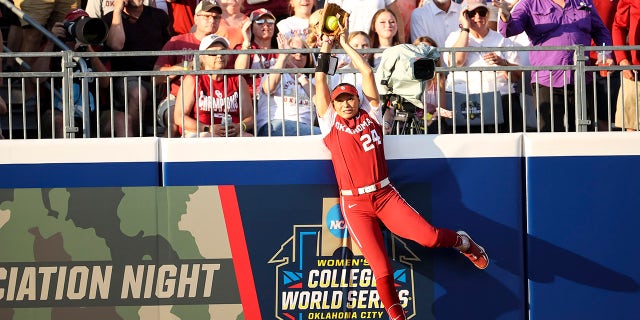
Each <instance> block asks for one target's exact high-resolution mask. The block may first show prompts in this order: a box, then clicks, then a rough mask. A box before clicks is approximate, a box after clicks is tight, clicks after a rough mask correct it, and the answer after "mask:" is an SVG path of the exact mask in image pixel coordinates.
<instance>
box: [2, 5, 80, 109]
mask: <svg viewBox="0 0 640 320" xmlns="http://www.w3.org/2000/svg"><path fill="white" fill-rule="evenodd" d="M14 4H15V6H16V7H17V8H18V9H20V10H21V11H22V12H24V13H25V14H26V15H27V16H29V17H30V18H31V19H32V20H34V21H35V22H37V23H39V24H40V25H42V26H44V27H45V28H47V29H50V28H51V27H53V23H54V22H57V21H62V20H64V17H65V16H66V15H67V13H68V12H69V11H71V10H74V9H78V8H80V0H14ZM20 24H21V25H22V31H21V33H22V41H21V44H20V51H21V52H38V51H41V50H40V49H41V48H40V46H41V44H42V39H43V37H42V33H41V32H40V30H38V29H36V28H34V27H33V26H31V25H30V24H29V23H28V22H27V20H24V19H20ZM35 59H36V57H24V58H23V60H24V64H22V66H23V67H25V68H28V67H32V66H33V63H34V61H35ZM24 71H27V70H26V69H25V70H24ZM23 89H24V90H23V94H24V95H25V104H26V106H25V108H27V109H31V108H33V109H35V107H36V87H35V86H34V85H33V82H31V81H28V82H26V84H25V88H23Z"/></svg>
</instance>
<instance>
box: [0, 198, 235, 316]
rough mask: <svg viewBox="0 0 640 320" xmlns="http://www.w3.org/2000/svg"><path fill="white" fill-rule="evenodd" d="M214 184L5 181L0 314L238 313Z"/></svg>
mask: <svg viewBox="0 0 640 320" xmlns="http://www.w3.org/2000/svg"><path fill="white" fill-rule="evenodd" d="M225 226H226V223H225V217H224V215H223V211H222V204H221V200H220V196H219V192H218V188H217V187H166V188H161V187H128V188H53V189H36V188H33V189H0V243H2V244H3V245H2V246H0V319H13V320H20V319H70V320H73V319H78V320H80V319H83V320H85V319H92V318H97V319H176V318H178V319H236V318H237V317H238V316H241V314H242V306H241V302H240V297H239V293H238V284H237V281H236V273H235V270H234V263H233V260H232V255H231V249H230V248H231V247H230V244H229V238H228V235H227V229H226V227H225Z"/></svg>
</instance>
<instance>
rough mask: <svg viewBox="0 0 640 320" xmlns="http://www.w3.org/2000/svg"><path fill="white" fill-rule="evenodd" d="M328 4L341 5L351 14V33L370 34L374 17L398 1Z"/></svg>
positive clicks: (347, 0)
mask: <svg viewBox="0 0 640 320" xmlns="http://www.w3.org/2000/svg"><path fill="white" fill-rule="evenodd" d="M328 2H329V3H335V4H337V5H339V6H340V7H341V8H342V9H343V10H344V11H346V12H348V13H349V32H353V31H364V32H366V33H369V30H370V28H371V20H372V19H373V15H374V14H375V13H376V12H377V11H378V10H380V9H384V8H386V7H388V6H389V5H391V4H392V3H394V2H396V0H331V1H328Z"/></svg>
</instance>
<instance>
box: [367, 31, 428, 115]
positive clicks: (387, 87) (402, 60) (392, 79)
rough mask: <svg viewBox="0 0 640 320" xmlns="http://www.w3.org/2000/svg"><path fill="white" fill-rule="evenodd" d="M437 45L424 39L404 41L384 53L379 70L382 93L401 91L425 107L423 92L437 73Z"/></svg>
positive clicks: (406, 97) (396, 93) (400, 94)
mask: <svg viewBox="0 0 640 320" xmlns="http://www.w3.org/2000/svg"><path fill="white" fill-rule="evenodd" d="M439 58H440V53H439V52H438V50H437V48H435V47H431V46H427V45H425V44H423V43H420V44H418V45H417V46H415V45H412V44H400V45H397V46H393V47H391V48H387V49H386V50H384V52H383V53H382V58H381V60H380V65H379V66H378V69H377V70H376V80H377V81H378V82H379V83H378V91H379V93H380V95H382V96H384V95H398V96H400V97H402V98H404V99H405V100H406V101H408V102H411V104H413V105H415V106H416V107H418V108H423V105H422V95H423V93H424V89H425V84H426V81H427V80H431V79H433V77H434V75H435V66H436V61H437V60H438V59H439Z"/></svg>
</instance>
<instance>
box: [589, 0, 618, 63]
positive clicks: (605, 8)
mask: <svg viewBox="0 0 640 320" xmlns="http://www.w3.org/2000/svg"><path fill="white" fill-rule="evenodd" d="M618 1H619V0H593V6H594V7H595V10H596V12H597V13H598V15H599V16H600V18H601V19H602V22H604V25H605V26H606V27H607V29H609V33H611V30H613V18H614V16H615V15H616V7H617V6H618ZM591 45H592V46H601V45H602V43H595V42H594V41H593V40H591ZM611 57H612V58H613V59H614V64H615V57H613V55H612V56H611ZM589 58H590V60H591V63H592V64H594V65H595V63H596V61H597V60H598V52H597V51H595V50H594V51H591V52H589Z"/></svg>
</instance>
